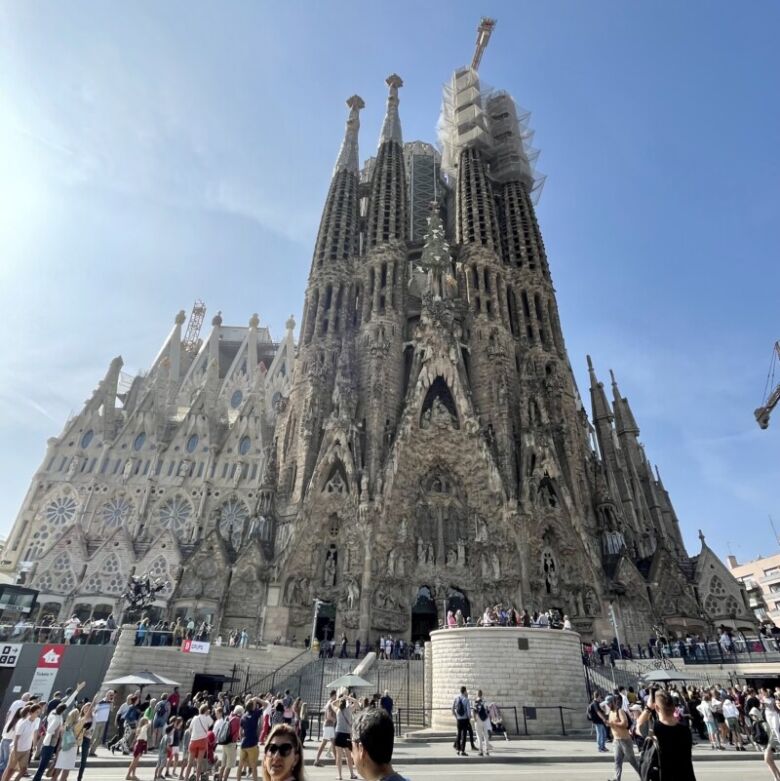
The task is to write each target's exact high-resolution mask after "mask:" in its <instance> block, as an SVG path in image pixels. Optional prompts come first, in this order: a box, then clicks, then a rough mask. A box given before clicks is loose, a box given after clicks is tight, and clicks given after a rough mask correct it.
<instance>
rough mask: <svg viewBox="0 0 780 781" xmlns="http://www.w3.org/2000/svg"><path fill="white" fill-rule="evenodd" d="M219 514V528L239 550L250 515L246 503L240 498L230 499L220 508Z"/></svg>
mask: <svg viewBox="0 0 780 781" xmlns="http://www.w3.org/2000/svg"><path fill="white" fill-rule="evenodd" d="M219 516H220V517H219V529H220V531H221V532H222V536H223V537H224V538H225V539H226V540H229V541H230V542H231V543H232V545H233V547H234V548H235V549H236V550H238V549H239V548H240V547H241V536H242V534H243V533H244V524H245V523H246V520H247V518H248V517H249V512H248V510H247V508H246V505H245V504H244V503H243V502H242V501H241V500H240V499H230V500H228V501H227V502H225V503H224V504H223V505H222V507H221V508H220V511H219Z"/></svg>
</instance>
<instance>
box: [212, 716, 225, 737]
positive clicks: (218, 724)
mask: <svg viewBox="0 0 780 781" xmlns="http://www.w3.org/2000/svg"><path fill="white" fill-rule="evenodd" d="M223 721H225V719H224V717H223V718H219V719H217V720H216V721H215V722H214V734H215V735H219V728H220V727H221V726H222V722H223Z"/></svg>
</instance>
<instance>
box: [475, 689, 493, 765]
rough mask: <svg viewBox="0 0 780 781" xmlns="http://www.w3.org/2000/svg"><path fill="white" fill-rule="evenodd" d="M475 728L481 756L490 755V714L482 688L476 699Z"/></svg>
mask: <svg viewBox="0 0 780 781" xmlns="http://www.w3.org/2000/svg"><path fill="white" fill-rule="evenodd" d="M474 728H475V729H476V731H477V743H478V745H479V755H480V756H486V757H489V756H490V748H491V747H490V716H489V715H488V709H487V703H486V702H485V699H484V697H483V696H482V689H479V690H478V691H477V699H476V700H474Z"/></svg>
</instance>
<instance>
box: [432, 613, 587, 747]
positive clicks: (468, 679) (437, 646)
mask: <svg viewBox="0 0 780 781" xmlns="http://www.w3.org/2000/svg"><path fill="white" fill-rule="evenodd" d="M581 654H582V651H581V647H580V637H579V635H577V634H576V633H575V632H563V631H558V630H555V629H521V628H517V627H490V628H487V629H475V628H466V629H442V630H440V631H438V632H433V633H432V634H431V644H430V655H431V679H432V683H431V690H432V699H431V707H432V708H433V712H432V726H433V728H434V729H438V730H452V727H453V724H454V721H453V715H452V713H451V710H450V709H451V708H452V702H453V700H454V699H455V697H456V696H457V695H458V694H459V693H460V687H461V686H465V687H466V688H467V689H468V693H469V697H470V698H471V699H472V700H473V699H474V698H475V697H476V695H477V690H478V689H481V690H482V693H483V694H484V696H485V699H486V700H487V701H488V702H495V703H496V704H498V705H500V706H501V708H502V713H503V718H504V724H505V725H506V726H507V728H508V729H509V731H510V732H512V733H516V732H517V731H518V728H519V732H520V733H521V734H522V732H523V731H524V730H523V707H526V708H534V709H536V710H535V713H530V712H529V714H528V715H530V716H531V718H529V719H527V727H528V734H529V735H551V734H560V730H561V716H562V715H563V725H564V726H565V728H566V730H567V731H571V730H573V729H582V728H584V727H587V726H588V723H587V720H586V719H585V708H586V706H587V704H588V698H587V694H586V691H585V686H584V685H583V678H582V655H581ZM551 673H552V674H551ZM558 706H562V707H563V708H565V709H566V710H563V711H562V712H561V711H560V710H558ZM513 708H515V709H516V713H517V719H518V724H515V723H514V713H515V711H513V710H512V709H513Z"/></svg>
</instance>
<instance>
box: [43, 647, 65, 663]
mask: <svg viewBox="0 0 780 781" xmlns="http://www.w3.org/2000/svg"><path fill="white" fill-rule="evenodd" d="M64 653H65V646H64V645H45V646H43V648H42V649H41V655H40V656H39V657H38V667H44V668H46V667H48V668H53V669H56V668H58V667H59V666H60V660H61V659H62V655H63V654H64Z"/></svg>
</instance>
